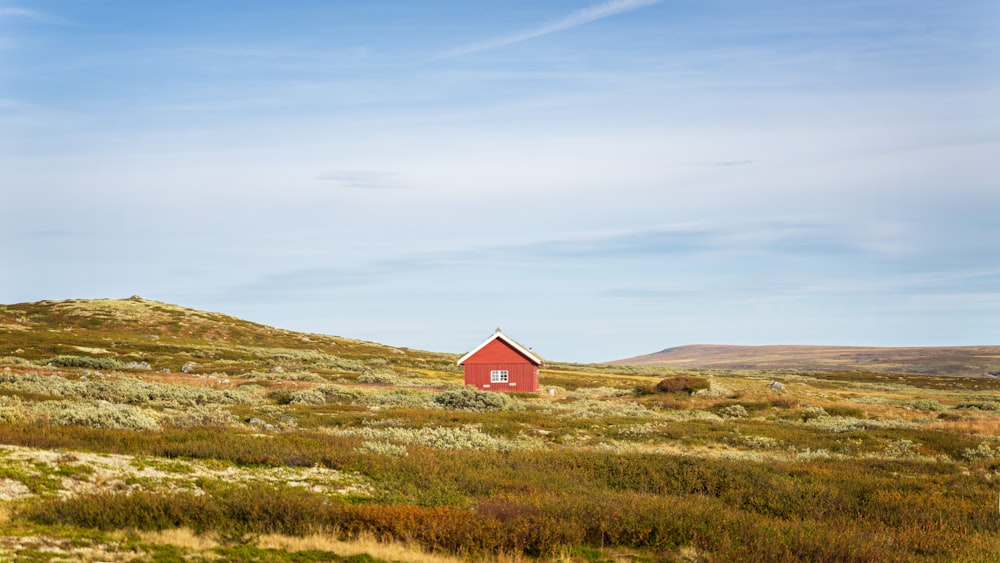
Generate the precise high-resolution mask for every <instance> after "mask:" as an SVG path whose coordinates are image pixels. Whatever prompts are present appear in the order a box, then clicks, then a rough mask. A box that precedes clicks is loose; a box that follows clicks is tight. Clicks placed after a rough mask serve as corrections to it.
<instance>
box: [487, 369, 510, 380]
mask: <svg viewBox="0 0 1000 563" xmlns="http://www.w3.org/2000/svg"><path fill="white" fill-rule="evenodd" d="M509 376H510V374H509V372H508V371H507V370H505V369H491V370H490V383H507V378H508V377H509Z"/></svg>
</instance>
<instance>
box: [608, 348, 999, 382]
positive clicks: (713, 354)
mask: <svg viewBox="0 0 1000 563" xmlns="http://www.w3.org/2000/svg"><path fill="white" fill-rule="evenodd" d="M611 363H612V364H627V365H641V366H674V367H681V368H703V369H730V370H731V369H772V370H774V369H782V370H789V369H793V370H812V371H837V370H866V371H871V372H882V373H913V374H924V375H961V376H1000V346H955V347H922V348H921V347H914V348H864V347H848V346H723V345H709V344H699V345H692V346H679V347H676V348H667V349H665V350H661V351H659V352H655V353H653V354H646V355H643V356H636V357H634V358H627V359H624V360H617V361H614V362H611Z"/></svg>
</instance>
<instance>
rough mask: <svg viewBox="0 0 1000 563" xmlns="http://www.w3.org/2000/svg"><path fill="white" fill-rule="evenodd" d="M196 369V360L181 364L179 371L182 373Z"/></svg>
mask: <svg viewBox="0 0 1000 563" xmlns="http://www.w3.org/2000/svg"><path fill="white" fill-rule="evenodd" d="M196 369H198V363H197V362H187V363H185V364H184V365H183V366H181V371H182V372H184V373H191V372H192V371H194V370H196Z"/></svg>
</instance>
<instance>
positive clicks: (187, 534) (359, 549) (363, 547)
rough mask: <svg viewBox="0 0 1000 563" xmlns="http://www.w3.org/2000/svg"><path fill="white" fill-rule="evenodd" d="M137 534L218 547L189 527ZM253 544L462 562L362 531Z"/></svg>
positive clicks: (266, 538)
mask: <svg viewBox="0 0 1000 563" xmlns="http://www.w3.org/2000/svg"><path fill="white" fill-rule="evenodd" d="M116 535H117V536H118V537H119V538H124V537H125V534H124V533H119V534H116ZM137 535H138V537H139V539H140V540H141V541H142V542H143V543H149V544H154V545H170V546H176V547H180V548H182V549H187V550H191V551H193V552H196V553H199V554H201V553H202V552H206V551H209V550H212V549H214V548H216V547H219V543H218V542H216V541H215V540H214V539H213V538H212V537H211V536H209V535H201V534H196V533H195V532H194V531H193V530H191V529H190V528H173V529H169V530H162V531H158V532H139V533H138V534H137ZM254 543H255V544H256V546H257V547H259V548H262V549H280V550H282V551H287V552H297V551H310V550H314V551H327V552H330V553H335V554H337V555H340V556H343V557H351V556H354V555H362V554H368V555H370V556H372V557H374V558H376V559H380V560H385V561H403V562H407V563H411V562H412V563H455V562H458V561H462V560H461V559H459V558H457V557H449V556H446V555H441V554H433V553H427V552H426V551H424V550H423V549H421V548H420V547H419V546H412V545H409V544H406V543H402V542H381V541H378V540H376V539H375V537H374V536H372V535H371V534H362V535H361V536H359V537H358V538H357V539H354V540H349V541H342V540H338V539H337V538H336V537H335V535H333V534H312V535H308V536H304V537H295V536H285V535H280V534H267V535H262V536H260V537H259V538H257V540H256V541H255V542H254Z"/></svg>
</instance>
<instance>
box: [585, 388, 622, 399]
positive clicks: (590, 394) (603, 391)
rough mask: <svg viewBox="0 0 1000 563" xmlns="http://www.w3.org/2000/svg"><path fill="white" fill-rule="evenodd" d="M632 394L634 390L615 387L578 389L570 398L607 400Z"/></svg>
mask: <svg viewBox="0 0 1000 563" xmlns="http://www.w3.org/2000/svg"><path fill="white" fill-rule="evenodd" d="M632 393H634V391H632V390H628V389H618V388H615V387H578V388H577V389H575V390H574V391H573V392H572V393H570V394H569V396H570V397H573V398H574V399H605V398H608V397H624V396H625V395H631V394H632Z"/></svg>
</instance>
